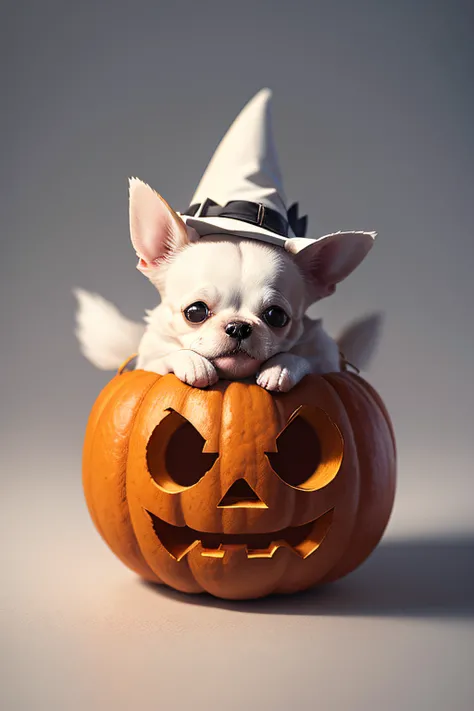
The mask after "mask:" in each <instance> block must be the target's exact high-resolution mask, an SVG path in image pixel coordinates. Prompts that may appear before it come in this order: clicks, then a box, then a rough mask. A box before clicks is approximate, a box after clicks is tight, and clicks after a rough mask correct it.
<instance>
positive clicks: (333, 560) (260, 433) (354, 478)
mask: <svg viewBox="0 0 474 711" xmlns="http://www.w3.org/2000/svg"><path fill="white" fill-rule="evenodd" d="M395 476H396V448H395V439H394V433H393V428H392V424H391V422H390V418H389V416H388V413H387V411H386V409H385V406H384V404H383V402H382V400H381V399H380V397H379V395H378V394H377V393H376V391H375V390H374V389H373V388H372V387H371V386H370V385H369V384H368V383H367V382H365V380H363V379H362V378H361V377H360V376H358V375H355V374H353V373H350V372H340V373H331V374H328V375H324V376H307V377H306V378H304V380H303V381H301V382H300V383H299V384H298V385H297V386H296V387H294V388H293V389H292V390H291V391H290V392H288V393H278V394H275V393H272V394H270V393H268V392H266V391H265V390H264V389H262V388H260V387H259V386H257V385H255V384H245V383H239V382H234V383H230V382H219V383H217V384H216V385H215V386H213V387H211V388H208V389H206V390H200V389H197V388H192V387H190V386H188V385H186V384H184V383H182V382H181V381H180V380H178V378H176V377H175V376H174V375H166V376H159V375H156V374H154V373H148V372H145V371H142V370H135V371H129V372H123V371H122V369H121V370H120V371H119V373H118V374H117V375H116V376H115V377H114V378H113V379H112V380H111V381H110V382H109V383H108V384H107V385H106V386H105V388H104V389H103V391H102V392H101V394H100V395H99V397H98V398H97V401H96V402H95V404H94V406H93V409H92V411H91V414H90V417H89V421H88V424H87V429H86V436H85V441H84V451H83V487H84V493H85V498H86V502H87V505H88V508H89V512H90V515H91V517H92V520H93V522H94V524H95V526H96V528H97V529H98V531H99V533H100V534H101V536H102V537H103V538H104V540H105V541H106V543H107V544H108V545H109V547H110V548H111V550H112V551H113V552H114V553H115V554H116V555H117V556H118V557H119V558H120V560H122V562H123V563H125V564H126V565H127V566H128V567H129V568H131V569H132V570H134V571H135V572H136V573H138V574H139V575H140V576H142V577H144V578H146V579H148V580H150V581H153V582H156V583H165V584H166V585H168V586H170V587H172V588H175V589H176V590H180V591H183V592H187V593H200V592H205V591H206V592H209V593H211V594H212V595H214V596H216V597H221V598H227V599H250V598H258V597H263V596H266V595H269V594H272V593H292V592H297V591H301V590H304V589H306V588H309V587H311V586H313V585H315V584H319V583H327V582H331V581H334V580H336V579H338V578H340V577H342V576H344V575H346V574H348V573H349V572H351V571H352V570H354V569H355V568H356V567H357V566H359V565H360V564H361V563H362V562H363V561H364V560H365V559H366V558H367V556H368V555H369V554H370V553H371V552H372V551H373V549H374V548H375V547H376V545H377V544H378V542H379V541H380V539H381V537H382V534H383V532H384V530H385V527H386V525H387V523H388V520H389V517H390V514H391V511H392V507H393V501H394V495H395Z"/></svg>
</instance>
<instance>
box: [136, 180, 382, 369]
mask: <svg viewBox="0 0 474 711" xmlns="http://www.w3.org/2000/svg"><path fill="white" fill-rule="evenodd" d="M130 233H131V239H132V243H133V246H134V248H135V251H136V253H137V255H138V258H139V262H138V265H137V267H138V269H139V270H140V271H141V272H143V273H144V274H145V275H146V276H147V277H148V278H149V279H150V281H151V282H152V283H153V284H154V285H155V287H156V288H157V289H158V291H159V293H160V295H161V302H162V306H161V308H160V324H159V326H160V329H162V331H163V334H162V335H163V337H164V338H167V337H168V338H169V339H170V340H172V341H173V342H174V343H176V342H177V343H178V344H179V346H180V347H181V348H185V349H190V350H193V351H195V352H197V353H200V354H201V355H202V356H204V357H206V358H208V359H209V360H211V361H212V362H213V363H214V365H215V367H216V368H217V370H218V373H219V375H220V377H221V378H228V379H241V378H247V377H250V376H251V375H254V374H255V373H256V372H257V371H258V369H259V367H260V365H261V364H262V363H263V362H264V361H266V360H268V358H271V357H272V356H273V355H276V354H277V353H281V352H285V351H288V350H290V349H291V348H292V347H293V346H294V345H295V344H296V343H297V341H298V340H299V338H300V337H301V334H302V331H303V316H304V314H305V312H306V310H307V309H308V307H309V306H310V305H311V304H312V303H314V302H315V301H318V300H320V299H322V298H324V297H326V296H329V295H330V294H332V293H333V292H334V290H335V288H336V284H337V283H338V282H340V281H342V279H345V277H346V276H348V275H349V274H350V273H351V272H352V271H353V270H354V269H355V268H356V267H357V266H358V264H360V262H361V261H362V259H363V258H364V257H365V255H366V254H367V252H368V251H369V249H370V247H371V246H372V242H373V235H372V234H371V233H358V232H352V233H349V232H347V233H336V234H334V235H328V236H327V237H325V238H322V239H321V240H319V241H318V242H316V243H314V242H310V243H308V242H307V241H306V240H305V239H301V238H294V239H289V240H288V241H287V242H286V244H285V249H282V248H281V247H275V246H272V245H270V244H267V243H264V242H261V241H257V240H251V239H244V238H241V237H235V236H232V235H228V234H217V235H216V234H214V235H208V236H199V235H198V234H197V232H196V231H195V230H194V229H193V228H191V227H189V226H188V225H186V224H185V223H184V221H183V220H182V219H181V218H180V217H179V215H177V214H176V213H175V212H174V210H173V209H172V208H171V207H170V206H169V205H168V204H167V203H166V202H165V201H164V200H163V198H162V197H161V196H160V195H158V194H157V193H156V192H155V191H154V190H153V189H152V188H150V187H149V186H148V185H146V184H145V183H142V182H141V181H139V180H137V179H132V180H131V181H130Z"/></svg>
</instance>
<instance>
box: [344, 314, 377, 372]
mask: <svg viewBox="0 0 474 711" xmlns="http://www.w3.org/2000/svg"><path fill="white" fill-rule="evenodd" d="M382 325H383V314H382V313H380V312H378V313H373V314H369V315H368V316H363V317H362V318H361V319H359V320H358V321H354V322H353V323H351V324H350V325H349V326H347V327H346V328H345V329H344V331H343V332H342V333H341V335H340V336H339V338H338V339H337V344H338V346H339V350H340V351H341V353H342V354H343V355H344V358H345V359H346V360H347V361H348V362H349V363H351V364H352V365H355V366H356V368H357V369H358V370H367V368H368V367H369V364H370V362H371V360H372V358H373V356H374V353H375V351H376V349H377V345H378V342H379V340H380V334H381V331H382Z"/></svg>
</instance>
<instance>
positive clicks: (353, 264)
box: [285, 232, 377, 301]
mask: <svg viewBox="0 0 474 711" xmlns="http://www.w3.org/2000/svg"><path fill="white" fill-rule="evenodd" d="M376 235H377V233H376V232H335V233H334V234H330V235H326V236H325V237H321V238H320V239H318V240H317V241H316V242H310V241H309V240H308V239H306V238H304V237H294V238H291V239H289V240H287V242H286V243H285V249H286V250H287V252H289V253H290V254H293V255H294V258H295V261H296V264H297V265H298V267H299V268H300V270H301V271H302V273H303V275H304V277H305V278H306V280H307V282H308V285H309V288H310V292H311V296H312V298H314V300H315V301H317V300H319V299H323V298H324V297H326V296H329V295H330V294H332V293H334V291H335V289H336V285H337V284H338V283H339V282H341V281H342V280H343V279H345V278H346V277H348V276H349V274H351V272H353V271H354V269H356V268H357V267H358V266H359V264H360V263H361V262H362V260H363V259H364V258H365V257H366V255H367V253H368V252H369V250H370V249H371V247H372V245H373V244H374V240H375V237H376Z"/></svg>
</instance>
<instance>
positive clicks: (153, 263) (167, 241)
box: [129, 178, 198, 276]
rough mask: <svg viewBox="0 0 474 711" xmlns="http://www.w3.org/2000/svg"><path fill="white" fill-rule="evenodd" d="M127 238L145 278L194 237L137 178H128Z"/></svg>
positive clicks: (194, 233) (171, 209) (155, 193)
mask: <svg viewBox="0 0 474 711" xmlns="http://www.w3.org/2000/svg"><path fill="white" fill-rule="evenodd" d="M129 189H130V237H131V240H132V244H133V247H134V249H135V252H136V253H137V256H138V258H139V262H138V265H137V268H138V269H139V270H140V271H142V272H143V273H144V274H146V276H150V271H152V270H154V269H156V268H157V267H160V266H161V264H163V262H166V261H168V260H169V258H170V257H171V256H172V255H173V253H175V252H177V251H179V250H180V249H182V248H183V247H185V246H186V245H187V244H189V243H190V242H192V241H194V240H195V239H196V238H197V237H198V235H197V233H196V232H195V230H193V229H192V228H189V227H187V226H186V224H185V223H184V222H183V220H182V219H181V218H180V216H179V215H177V214H176V212H175V211H174V210H173V208H172V207H170V206H169V205H168V203H167V202H166V200H164V199H163V198H162V197H161V195H158V193H157V192H155V190H153V188H151V187H150V186H149V185H147V184H146V183H143V182H142V181H141V180H138V178H130V181H129Z"/></svg>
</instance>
